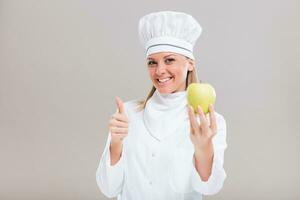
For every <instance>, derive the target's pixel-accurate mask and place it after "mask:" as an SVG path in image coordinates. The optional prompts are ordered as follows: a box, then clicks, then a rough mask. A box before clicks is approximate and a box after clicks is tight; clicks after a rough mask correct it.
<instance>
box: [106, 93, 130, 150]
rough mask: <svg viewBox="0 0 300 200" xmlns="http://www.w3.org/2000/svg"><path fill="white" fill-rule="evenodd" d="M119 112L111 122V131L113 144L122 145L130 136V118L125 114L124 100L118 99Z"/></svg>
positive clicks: (113, 116)
mask: <svg viewBox="0 0 300 200" xmlns="http://www.w3.org/2000/svg"><path fill="white" fill-rule="evenodd" d="M116 105H117V111H116V113H115V114H113V115H112V117H111V119H110V121H109V130H110V133H111V143H114V144H121V143H122V141H123V139H124V138H125V137H126V136H127V134H128V123H129V120H128V117H127V115H126V113H125V107H124V104H123V102H122V100H121V99H120V98H119V97H116Z"/></svg>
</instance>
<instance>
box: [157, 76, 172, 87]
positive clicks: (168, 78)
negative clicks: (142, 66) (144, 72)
mask: <svg viewBox="0 0 300 200" xmlns="http://www.w3.org/2000/svg"><path fill="white" fill-rule="evenodd" d="M173 79H174V78H173V77H166V78H159V79H156V80H157V82H158V84H159V85H166V84H168V83H169V82H170V81H172V80H173Z"/></svg>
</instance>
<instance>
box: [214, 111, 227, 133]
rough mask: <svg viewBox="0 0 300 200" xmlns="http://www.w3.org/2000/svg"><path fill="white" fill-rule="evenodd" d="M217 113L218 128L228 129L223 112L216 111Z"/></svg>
mask: <svg viewBox="0 0 300 200" xmlns="http://www.w3.org/2000/svg"><path fill="white" fill-rule="evenodd" d="M215 114H216V121H217V126H218V129H226V120H225V117H224V116H223V115H222V114H221V113H218V112H216V111H215Z"/></svg>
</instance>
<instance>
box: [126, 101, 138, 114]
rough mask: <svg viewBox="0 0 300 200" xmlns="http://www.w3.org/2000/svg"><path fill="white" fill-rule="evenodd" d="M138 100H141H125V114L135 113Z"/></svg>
mask: <svg viewBox="0 0 300 200" xmlns="http://www.w3.org/2000/svg"><path fill="white" fill-rule="evenodd" d="M140 102H141V100H139V99H133V100H129V101H125V102H124V107H125V110H126V112H127V114H133V113H137V112H138V107H139V104H140Z"/></svg>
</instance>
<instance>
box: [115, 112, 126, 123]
mask: <svg viewBox="0 0 300 200" xmlns="http://www.w3.org/2000/svg"><path fill="white" fill-rule="evenodd" d="M112 118H113V119H116V120H118V121H122V122H126V123H128V122H129V121H128V118H127V116H126V115H125V114H120V113H115V114H113V116H112Z"/></svg>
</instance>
